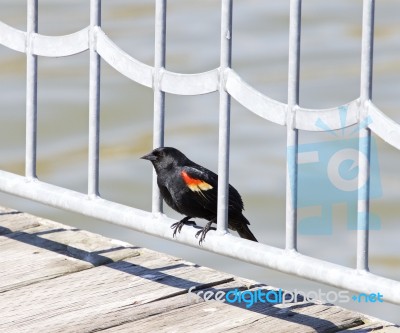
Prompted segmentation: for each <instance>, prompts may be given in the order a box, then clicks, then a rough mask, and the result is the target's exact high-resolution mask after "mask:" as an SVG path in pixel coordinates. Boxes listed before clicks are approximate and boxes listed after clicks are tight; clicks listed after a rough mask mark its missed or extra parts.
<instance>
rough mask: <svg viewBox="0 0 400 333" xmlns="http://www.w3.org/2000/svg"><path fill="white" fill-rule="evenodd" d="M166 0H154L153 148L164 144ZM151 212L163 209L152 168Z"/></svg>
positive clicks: (158, 211) (159, 211)
mask: <svg viewBox="0 0 400 333" xmlns="http://www.w3.org/2000/svg"><path fill="white" fill-rule="evenodd" d="M166 13H167V1H166V0H156V13H155V24H156V26H155V45H154V49H155V50H154V82H153V89H154V123H153V148H158V147H162V146H164V119H165V92H163V91H161V87H160V80H161V75H162V71H163V70H164V68H165V50H166V43H165V39H166V26H167V24H166ZM152 193H153V198H152V212H153V213H161V212H162V211H163V205H162V198H161V195H160V191H159V189H158V186H157V174H156V172H155V171H154V170H153V191H152Z"/></svg>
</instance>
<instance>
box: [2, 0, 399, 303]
mask: <svg viewBox="0 0 400 333" xmlns="http://www.w3.org/2000/svg"><path fill="white" fill-rule="evenodd" d="M374 5H375V2H374V0H364V2H363V23H362V28H363V34H362V52H361V53H362V54H361V88H360V95H359V96H357V97H356V98H355V99H354V100H353V101H350V102H349V103H347V104H344V105H340V106H338V107H333V108H331V109H307V108H302V107H301V106H299V82H300V79H299V72H300V46H301V43H300V35H301V34H300V30H301V0H291V5H290V32H289V82H288V103H282V102H279V101H276V100H274V99H272V98H270V97H268V96H266V95H264V94H262V93H261V92H259V91H257V90H256V89H255V88H254V87H252V86H251V85H250V84H248V83H246V82H245V81H244V80H243V79H242V78H241V77H240V75H239V74H238V73H237V72H236V71H235V70H233V69H232V68H231V58H232V50H231V42H232V33H231V32H232V7H233V4H232V0H222V8H221V57H220V65H219V67H218V68H215V69H211V70H210V71H207V72H204V73H194V74H182V73H175V72H171V71H168V70H167V69H166V68H165V67H166V64H165V45H166V19H167V15H166V0H157V1H156V13H155V16H156V20H155V21H156V29H155V33H156V38H155V63H154V66H149V65H147V64H144V63H142V62H140V61H138V60H137V59H135V58H133V57H132V56H130V55H129V54H128V53H126V52H124V51H123V50H122V49H121V48H119V47H118V46H116V45H115V44H114V43H113V41H112V40H111V39H110V38H109V37H108V36H107V34H106V32H105V31H103V29H102V28H101V17H100V13H101V10H100V6H101V1H100V0H91V14H90V25H89V26H88V27H86V28H84V29H82V30H80V31H77V32H75V33H72V34H70V35H65V36H45V35H41V34H39V33H38V28H37V27H38V6H37V0H31V1H28V11H27V17H28V24H27V31H26V32H24V31H21V30H18V29H15V28H13V27H11V26H9V25H7V24H5V23H3V22H1V21H0V44H2V45H4V46H5V47H7V48H9V49H12V50H15V51H18V52H23V53H26V56H27V97H26V111H27V113H26V120H27V121H26V123H27V127H26V161H25V162H26V171H25V176H20V175H16V174H13V173H10V172H6V171H2V170H0V190H1V191H4V192H6V193H10V194H13V195H16V196H20V197H24V198H28V199H31V200H34V201H38V202H41V203H44V204H47V205H50V206H54V207H58V208H62V209H66V210H70V211H73V212H77V213H80V214H84V215H87V216H90V217H94V218H98V219H102V220H105V221H108V222H111V223H114V224H117V225H121V226H124V227H127V228H131V229H133V230H137V231H140V232H144V233H147V234H150V235H153V236H158V237H162V238H165V239H169V240H174V241H176V242H179V243H183V244H187V245H190V246H193V247H198V246H199V244H198V241H197V239H196V238H195V237H194V236H195V231H196V229H195V228H183V229H182V232H181V233H180V234H179V236H178V237H177V238H173V237H172V233H171V229H170V225H171V223H173V222H175V221H173V220H172V219H170V218H168V217H166V216H165V215H164V214H162V204H161V197H160V194H159V191H158V188H157V185H156V181H155V175H154V176H153V201H152V202H153V205H152V212H151V213H150V212H145V211H142V210H138V209H135V208H132V207H128V206H126V205H122V204H119V203H116V202H112V201H109V200H105V199H103V198H101V197H100V195H99V169H98V168H99V140H100V130H99V128H100V126H99V124H100V112H99V110H100V89H99V87H100V58H101V59H103V60H104V61H105V62H107V63H108V64H109V65H110V66H112V67H113V68H115V69H116V70H117V71H118V72H120V73H121V74H123V75H125V76H126V77H128V78H129V79H130V80H132V81H135V82H137V83H139V84H142V85H143V86H146V87H148V88H151V89H153V90H154V139H153V145H154V147H158V146H162V145H163V143H164V117H165V115H164V104H165V103H164V102H165V93H170V94H177V95H199V94H208V93H212V92H218V93H219V94H220V119H219V160H218V173H219V186H218V188H219V193H218V223H217V232H215V233H209V235H207V242H205V243H203V245H202V248H203V249H205V250H208V251H211V252H214V253H219V254H222V255H225V256H229V257H232V258H236V259H240V260H243V261H246V262H249V263H253V264H256V265H260V266H264V267H269V268H272V269H276V270H279V271H282V272H285V273H289V274H293V275H296V276H300V277H304V278H308V279H311V280H314V281H318V282H322V283H326V284H329V285H332V286H336V287H339V288H345V289H348V290H352V291H356V292H364V293H374V292H376V288H377V286H379V291H380V292H381V293H382V294H384V295H385V300H386V301H389V302H392V303H396V304H400V282H399V281H395V280H391V279H387V278H384V277H381V276H377V275H375V274H372V273H370V272H369V269H368V236H369V227H368V226H369V224H368V223H369V221H368V216H369V214H368V213H369V211H368V209H369V191H368V186H363V187H362V189H360V190H359V191H358V221H357V223H358V227H357V233H358V234H357V266H356V268H354V269H353V268H348V267H344V266H340V265H337V264H333V263H330V262H327V261H323V260H319V259H316V258H312V257H310V256H305V255H302V254H300V253H298V252H297V195H298V194H297V192H298V191H297V189H298V183H297V182H298V181H297V174H298V169H297V157H298V156H297V155H298V130H305V131H324V130H326V127H329V129H331V130H335V129H342V128H345V127H348V126H351V125H357V124H358V125H359V127H360V129H359V137H360V138H361V139H362V140H360V145H361V144H362V145H364V146H363V147H361V146H360V154H361V151H367V152H368V151H369V150H370V136H371V131H372V132H374V133H375V134H376V135H378V136H379V137H380V138H382V139H383V140H385V141H386V142H387V143H389V144H390V145H392V146H393V147H395V148H397V149H400V125H399V124H398V123H396V122H395V121H393V120H392V119H390V118H389V117H387V116H386V115H385V114H384V113H383V112H382V111H381V110H380V109H379V108H378V107H377V106H376V105H374V104H373V102H372V97H371V92H372V52H373V24H374ZM84 51H89V53H90V83H89V84H90V89H89V91H90V93H89V156H88V162H89V169H88V176H89V177H88V179H89V181H88V193H79V192H75V191H72V190H69V189H66V188H62V187H58V186H55V185H52V184H49V183H45V182H42V181H40V180H39V179H38V178H37V176H36V144H37V143H36V136H37V122H36V117H37V57H38V56H43V57H64V56H72V55H74V54H77V53H81V52H84ZM0 75H1V73H0ZM231 98H233V99H235V100H236V101H237V102H238V103H240V104H241V105H243V106H244V107H245V108H246V109H247V110H249V111H251V112H253V113H255V114H257V115H258V116H260V117H262V118H263V119H265V120H268V121H270V122H273V123H276V124H278V125H282V126H286V127H287V146H288V151H287V153H288V156H287V191H286V249H279V248H276V247H272V246H268V245H265V244H258V243H254V242H249V241H247V240H243V239H240V238H237V237H234V236H232V235H230V234H229V233H228V231H227V202H226V200H227V195H226V193H227V190H228V182H229V179H228V178H229V177H228V174H229V170H228V167H229V128H230V101H231ZM344 113H345V117H343V114H344ZM367 119H368V120H369V121H366V120H367ZM321 124H324V126H321ZM365 138H366V139H367V140H364V139H365ZM361 142H362V143H361ZM365 145H366V147H365ZM289 147H291V148H293V147H294V149H289ZM367 156H368V155H367ZM359 166H360V172H359V179H360V178H362V179H364V180H365V179H369V173H370V170H369V159H368V158H367V159H365V158H361V157H360V165H359ZM367 184H368V180H367ZM360 188H361V187H360Z"/></svg>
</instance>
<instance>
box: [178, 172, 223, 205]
mask: <svg viewBox="0 0 400 333" xmlns="http://www.w3.org/2000/svg"><path fill="white" fill-rule="evenodd" d="M181 177H182V179H183V181H184V183H185V185H186V186H187V187H188V188H189V189H190V190H191V191H192V192H194V193H196V194H199V198H202V199H204V200H206V201H208V204H209V203H213V202H215V203H216V202H217V195H218V194H217V188H218V176H217V175H216V174H215V173H213V172H211V171H209V170H207V169H204V168H201V167H191V166H190V167H189V166H186V167H184V168H182V171H181Z"/></svg>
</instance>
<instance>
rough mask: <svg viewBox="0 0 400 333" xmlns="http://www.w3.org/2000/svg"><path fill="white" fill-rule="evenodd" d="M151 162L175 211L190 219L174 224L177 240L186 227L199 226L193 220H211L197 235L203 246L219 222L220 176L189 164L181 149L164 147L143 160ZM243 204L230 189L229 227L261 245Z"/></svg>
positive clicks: (196, 165)
mask: <svg viewBox="0 0 400 333" xmlns="http://www.w3.org/2000/svg"><path fill="white" fill-rule="evenodd" d="M141 158H142V159H145V160H149V161H150V162H151V163H152V164H153V166H154V169H155V170H156V173H157V184H158V187H159V188H160V192H161V195H162V197H163V199H164V200H165V202H166V203H167V204H168V206H170V207H171V208H172V209H174V210H176V211H177V212H178V213H181V214H182V215H186V217H185V218H183V219H182V220H181V221H179V222H176V223H174V224H173V225H172V226H171V228H172V229H174V233H173V236H174V237H175V235H176V233H177V232H180V231H181V229H182V227H183V225H185V224H192V225H193V224H195V223H193V222H192V221H190V219H191V218H194V217H199V218H203V219H206V220H208V221H209V222H208V223H207V225H206V226H205V227H204V228H203V229H202V230H200V231H199V232H197V234H196V238H197V237H199V236H200V240H199V244H201V243H202V242H203V241H204V239H205V236H206V234H207V232H208V231H209V230H210V229H213V230H215V228H213V227H211V225H212V224H213V223H216V222H217V197H218V176H217V175H216V174H215V173H214V172H212V171H210V170H208V169H206V168H204V167H202V166H201V165H198V164H196V163H194V162H192V161H191V160H189V159H188V158H187V157H186V156H185V155H184V154H183V153H181V152H180V151H179V150H178V149H175V148H172V147H160V148H156V149H154V150H153V151H152V152H150V153H149V154H147V155H144V156H142V157H141ZM242 210H243V201H242V198H241V197H240V194H239V192H238V191H237V190H236V189H235V188H234V187H233V186H231V185H229V207H228V227H229V229H232V230H234V231H237V232H238V234H239V236H240V237H242V238H246V239H249V240H252V241H255V242H257V239H256V238H255V237H254V235H253V233H252V232H251V231H250V229H249V227H248V225H249V224H250V223H249V221H248V220H247V219H246V218H245V217H244V216H243V213H242Z"/></svg>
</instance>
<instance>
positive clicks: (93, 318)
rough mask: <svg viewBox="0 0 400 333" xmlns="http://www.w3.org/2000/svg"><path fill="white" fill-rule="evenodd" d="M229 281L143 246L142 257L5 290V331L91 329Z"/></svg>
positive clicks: (0, 308) (1, 303)
mask: <svg viewBox="0 0 400 333" xmlns="http://www.w3.org/2000/svg"><path fill="white" fill-rule="evenodd" d="M230 280H232V276H231V275H229V274H226V273H220V272H217V271H215V270H211V269H208V268H204V267H198V266H196V265H193V264H191V263H187V262H185V261H183V260H179V259H177V258H175V257H170V256H165V255H161V254H159V253H157V252H153V251H148V250H140V255H139V256H137V257H132V258H128V259H126V260H124V261H121V262H116V263H111V264H108V265H103V266H99V267H96V268H92V269H88V270H84V271H80V272H76V273H74V274H69V275H65V276H60V277H58V278H56V279H52V280H47V281H42V282H39V283H36V284H35V285H29V286H26V287H24V288H19V289H15V290H10V291H8V292H5V293H3V294H0V313H1V314H2V315H1V317H0V331H3V330H4V331H7V332H9V333H12V332H19V333H22V332H65V333H67V332H91V331H93V330H95V329H96V330H98V327H104V326H107V325H116V324H120V323H122V322H124V321H126V320H128V319H127V318H129V319H130V318H132V312H130V311H129V310H130V309H132V308H134V307H137V306H139V305H141V304H148V303H150V302H154V304H155V307H158V304H157V301H159V300H165V301H164V303H168V302H169V301H168V300H167V299H170V298H171V297H173V296H176V295H180V294H186V291H187V289H188V288H190V287H191V286H199V285H214V284H220V283H225V282H227V281H230ZM185 297H186V295H185ZM172 303H173V302H171V304H172ZM178 305H179V304H178ZM170 306H173V307H175V305H170ZM122 314H125V315H122ZM105 318H108V320H110V322H107V321H105Z"/></svg>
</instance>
